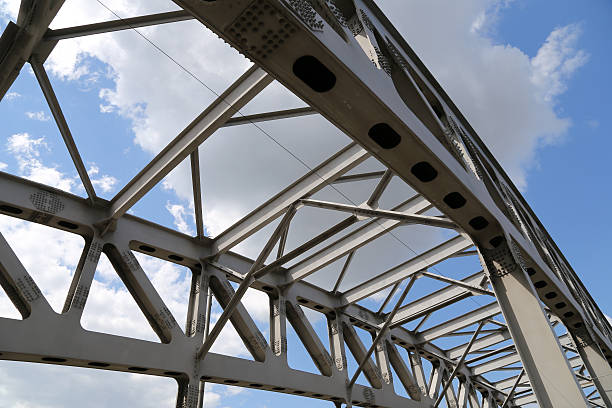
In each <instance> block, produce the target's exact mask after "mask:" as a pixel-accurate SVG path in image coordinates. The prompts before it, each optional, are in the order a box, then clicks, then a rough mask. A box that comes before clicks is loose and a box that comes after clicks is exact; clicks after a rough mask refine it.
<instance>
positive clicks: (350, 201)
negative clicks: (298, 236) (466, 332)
mask: <svg viewBox="0 0 612 408" xmlns="http://www.w3.org/2000/svg"><path fill="white" fill-rule="evenodd" d="M96 1H97V2H98V3H99V4H100V5H101V6H102V7H104V8H105V9H106V10H108V11H109V12H110V13H111V14H113V15H114V16H115V17H116V18H117V19H119V20H121V21H123V22H125V23H126V25H127V26H129V27H130V29H131V30H133V31H135V32H136V33H137V34H138V35H139V36H140V37H142V38H143V39H144V40H145V41H146V42H147V43H148V44H150V45H151V46H152V47H153V48H155V49H156V50H157V51H158V52H160V53H161V54H163V55H164V56H166V57H167V58H168V59H169V60H170V61H172V62H173V63H174V64H175V65H177V66H178V67H179V68H180V69H182V70H183V71H184V72H185V73H187V74H188V75H189V76H191V77H192V78H193V79H195V80H196V81H197V82H198V83H199V84H201V85H202V86H204V87H205V88H206V89H207V90H209V91H210V92H211V93H212V94H214V95H215V96H216V97H218V98H219V97H220V94H219V93H217V92H216V91H215V90H214V89H212V88H211V87H210V86H208V85H207V84H206V83H205V82H204V81H202V80H201V79H200V78H198V76H197V75H195V74H194V73H193V72H191V71H190V70H189V69H188V68H187V67H185V66H184V65H183V64H181V63H179V62H178V61H177V60H176V59H175V58H173V57H172V56H171V55H170V54H169V53H167V52H166V51H165V50H163V49H162V48H161V47H160V46H158V45H157V44H156V43H155V42H154V41H153V40H151V39H150V38H148V37H147V36H146V35H144V34H143V33H141V32H140V31H138V30H137V29H136V27H133V26H132V25H130V24H129V23H127V22H126V20H125V19H123V18H122V17H121V16H120V15H119V14H117V13H116V12H115V11H113V10H112V9H111V8H110V7H108V6H107V5H106V4H104V3H103V2H102V1H101V0H96ZM222 101H223V102H225V103H226V104H227V105H228V106H229V105H230V103H229V102H227V101H225V100H224V99H223V100H222ZM237 113H238V115H240V116H242V117H243V118H246V115H244V114H243V113H242V112H241V111H240V110H238V111H237ZM247 121H248V122H249V123H250V124H251V125H253V126H254V127H255V128H257V129H258V130H259V131H260V132H261V133H263V134H264V135H265V136H266V137H268V138H269V139H270V140H271V141H272V142H274V143H275V144H276V145H277V146H278V147H280V148H281V149H282V150H284V151H285V152H287V153H288V154H289V155H290V156H291V157H293V158H294V159H295V160H296V161H298V162H299V163H300V164H301V165H302V166H304V167H305V168H306V169H308V171H310V172H313V173H314V174H316V175H317V176H318V177H319V178H320V179H321V180H322V181H323V182H324V183H325V184H327V185H328V186H329V187H330V188H332V189H333V190H334V191H336V192H337V193H338V194H339V195H340V196H341V197H343V198H344V199H345V200H347V201H348V202H349V203H351V204H352V205H355V206H357V205H358V204H357V203H355V202H354V201H353V200H351V199H350V198H349V197H348V196H347V195H346V194H344V193H343V192H342V191H340V190H339V189H338V188H337V187H336V186H334V185H333V184H332V183H330V182H329V181H327V180H325V178H323V177H322V176H321V175H320V174H318V173H317V172H316V171H314V170H313V169H312V168H311V167H310V166H309V165H308V164H307V163H306V162H305V161H304V160H302V159H301V158H300V157H299V156H297V155H296V154H295V153H293V152H292V151H291V150H290V149H288V148H287V147H285V146H284V145H283V144H282V143H281V142H279V141H278V140H277V139H276V138H274V137H273V136H272V135H270V134H269V133H268V132H266V131H265V130H264V129H263V128H261V127H260V126H259V125H258V124H257V123H255V122H253V121H252V120H250V119H247ZM373 221H374V222H376V223H377V224H378V225H379V227H380V228H381V229H382V230H383V231H385V234H389V235H390V236H391V237H393V238H394V239H395V240H396V241H397V242H399V243H400V244H401V245H402V246H404V247H405V248H407V249H408V250H410V251H411V252H412V253H414V254H415V255H416V256H418V255H419V253H418V252H416V251H415V250H414V249H412V248H411V247H410V245H408V244H407V243H406V242H404V241H403V240H402V239H401V238H399V237H398V236H397V235H396V234H394V233H393V232H392V231H390V230H388V229H387V228H385V227H384V226H383V225H382V223H381V221H379V220H378V219H376V218H374V219H373ZM431 269H433V270H434V271H436V272H438V273H439V274H440V275H442V276H446V275H444V273H442V272H441V271H440V270H439V269H437V268H436V267H435V266H433V267H431ZM470 299H471V300H472V301H473V302H474V303H476V305H477V306H479V307H481V306H482V305H481V304H480V303H479V302H478V301H476V299H474V298H473V297H470Z"/></svg>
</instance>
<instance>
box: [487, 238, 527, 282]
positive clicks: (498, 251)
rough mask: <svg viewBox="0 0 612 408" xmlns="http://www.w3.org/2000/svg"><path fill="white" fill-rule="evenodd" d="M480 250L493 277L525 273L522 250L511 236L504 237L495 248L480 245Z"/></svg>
mask: <svg viewBox="0 0 612 408" xmlns="http://www.w3.org/2000/svg"><path fill="white" fill-rule="evenodd" d="M508 241H510V242H508ZM479 252H480V254H481V257H482V260H483V261H484V263H485V265H486V266H487V268H486V270H487V271H488V272H489V275H490V276H491V277H492V278H503V277H504V276H506V275H509V274H516V273H525V269H526V267H525V261H524V260H523V256H522V255H521V251H520V249H519V248H518V247H517V245H516V244H515V243H514V242H513V241H512V240H511V238H510V237H506V238H504V239H502V240H501V242H499V243H498V245H497V246H496V247H495V248H493V249H488V248H482V247H480V248H479Z"/></svg>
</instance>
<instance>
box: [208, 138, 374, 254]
mask: <svg viewBox="0 0 612 408" xmlns="http://www.w3.org/2000/svg"><path fill="white" fill-rule="evenodd" d="M368 157H369V154H368V153H367V152H366V151H365V150H363V149H362V148H361V147H359V146H358V145H356V144H350V145H348V146H347V147H345V148H344V149H342V150H341V151H340V152H338V153H336V154H335V155H334V156H332V157H330V158H329V159H328V160H326V161H325V162H323V163H321V164H320V165H318V166H317V167H315V168H313V169H312V170H311V171H310V172H308V173H307V174H306V175H304V176H303V177H301V178H300V179H299V180H297V181H296V182H295V183H293V184H291V185H290V186H288V187H287V188H285V189H284V190H283V191H281V192H280V193H278V194H276V195H275V196H274V197H272V198H271V199H270V200H268V201H267V202H265V203H264V204H262V205H260V206H259V207H258V208H257V209H255V210H254V211H252V212H251V213H250V214H248V215H247V216H245V217H244V218H242V219H241V220H240V221H238V222H237V223H235V224H234V225H232V226H231V227H229V228H228V229H227V230H225V231H223V232H222V233H221V234H219V236H217V237H216V238H215V243H214V245H215V251H216V252H219V253H223V252H226V251H229V250H230V249H231V248H232V247H234V246H235V245H237V244H239V243H240V242H242V241H243V240H244V239H246V238H247V237H249V236H251V235H252V234H254V233H255V232H257V231H259V230H260V229H261V228H263V227H264V226H266V225H268V224H269V223H270V222H272V221H273V220H275V219H276V218H277V217H279V216H280V215H281V214H282V213H283V212H285V210H286V209H287V208H288V207H289V206H290V205H292V204H293V203H295V202H296V201H297V200H299V199H301V198H303V197H304V196H307V195H310V194H314V193H316V192H317V191H319V190H321V189H322V188H324V187H325V186H327V185H329V183H331V182H333V180H335V179H336V178H337V177H340V176H341V175H342V174H344V173H346V172H347V171H349V170H351V169H352V168H353V167H355V166H357V165H358V164H359V163H361V162H362V161H364V160H365V159H367V158H368Z"/></svg>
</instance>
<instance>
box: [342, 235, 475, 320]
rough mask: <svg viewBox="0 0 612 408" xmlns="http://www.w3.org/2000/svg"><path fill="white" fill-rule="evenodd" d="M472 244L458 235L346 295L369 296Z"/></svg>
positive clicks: (349, 297) (349, 298) (350, 298)
mask: <svg viewBox="0 0 612 408" xmlns="http://www.w3.org/2000/svg"><path fill="white" fill-rule="evenodd" d="M472 245H473V244H472V241H471V240H470V239H469V238H467V237H466V236H464V235H457V236H455V237H454V238H451V239H449V240H448V241H446V242H444V243H442V244H440V245H438V246H436V247H435V248H432V249H430V250H428V251H426V252H424V253H422V254H420V255H417V256H416V257H414V258H412V259H410V260H408V261H406V262H404V263H402V264H401V265H398V266H396V267H394V268H391V269H389V270H388V271H386V272H382V273H380V274H378V275H377V276H375V277H374V278H372V279H370V280H368V281H366V282H365V283H363V284H361V285H359V286H356V287H354V288H352V289H350V290H348V291H346V292H345V293H344V297H345V298H346V300H347V301H348V302H349V303H352V302H357V301H358V300H361V299H364V298H367V297H368V296H371V295H373V294H375V293H377V292H380V291H381V290H383V289H385V288H387V287H389V286H391V285H393V284H394V283H396V282H399V281H401V280H403V279H406V278H407V277H409V276H410V275H412V274H415V273H418V272H420V271H424V270H426V269H428V268H431V267H432V266H434V265H436V264H438V263H440V262H442V261H444V260H445V259H447V258H449V257H451V256H452V255H453V254H455V253H457V252H461V251H463V250H464V249H467V248H469V247H471V246H472ZM398 316H399V313H398ZM396 318H397V316H396Z"/></svg>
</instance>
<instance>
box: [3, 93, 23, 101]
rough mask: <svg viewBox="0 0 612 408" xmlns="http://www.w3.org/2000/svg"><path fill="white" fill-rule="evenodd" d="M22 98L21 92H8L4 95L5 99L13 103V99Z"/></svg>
mask: <svg viewBox="0 0 612 408" xmlns="http://www.w3.org/2000/svg"><path fill="white" fill-rule="evenodd" d="M20 97H21V94H20V93H19V92H7V93H6V94H5V95H4V99H6V100H7V101H12V100H13V99H17V98H20Z"/></svg>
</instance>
